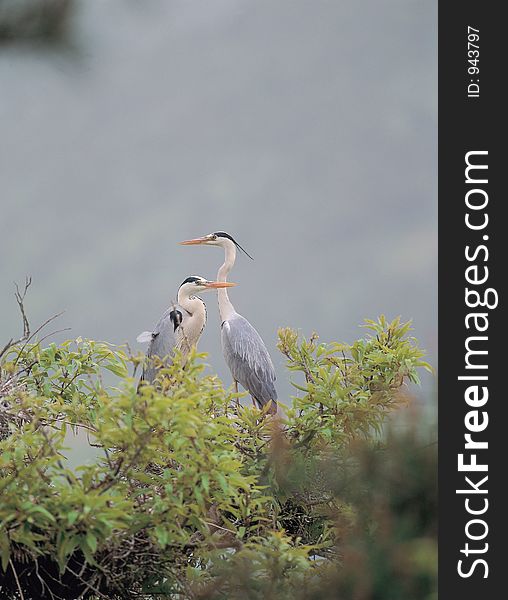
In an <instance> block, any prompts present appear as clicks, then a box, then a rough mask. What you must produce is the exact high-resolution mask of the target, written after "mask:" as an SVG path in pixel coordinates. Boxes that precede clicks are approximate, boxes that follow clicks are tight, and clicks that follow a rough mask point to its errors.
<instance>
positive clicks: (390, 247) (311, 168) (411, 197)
mask: <svg viewBox="0 0 508 600" xmlns="http://www.w3.org/2000/svg"><path fill="white" fill-rule="evenodd" d="M28 4H29V3H28ZM57 4H59V5H60V9H61V14H60V13H57V18H58V19H59V21H58V22H57V26H56V27H54V28H53V29H51V28H48V27H46V28H45V29H44V24H43V26H42V29H40V30H38V29H37V27H38V25H37V22H36V21H33V20H32V21H29V22H28V21H26V20H23V19H24V17H23V18H21V17H22V15H21V17H20V14H19V10H20V7H23V6H26V5H27V0H23V2H21V1H20V0H18V3H17V4H16V6H15V11H14V12H13V10H12V8H13V6H14V4H13V0H0V203H1V206H0V254H1V260H0V342H2V341H6V340H7V339H8V338H9V337H10V336H15V335H17V334H18V333H19V332H20V331H21V321H20V318H19V315H18V312H17V306H16V303H15V301H14V297H13V294H12V292H13V285H12V282H13V280H16V281H19V282H22V281H23V279H24V276H25V274H31V275H32V277H33V280H34V283H33V286H32V288H31V290H30V293H29V295H28V298H27V302H26V305H27V310H28V313H29V316H30V319H31V322H32V323H33V324H37V323H40V322H41V321H43V320H44V319H46V318H47V317H48V316H50V315H52V314H54V313H56V312H58V311H60V310H63V309H65V310H66V313H65V315H64V316H63V317H62V318H61V319H60V320H59V322H58V326H59V327H66V326H69V327H72V331H71V332H70V333H68V334H66V337H77V336H83V337H90V338H95V339H103V340H107V341H111V342H115V343H121V342H124V341H129V342H130V343H131V344H132V345H133V347H134V348H137V349H141V348H142V346H140V345H139V344H137V343H136V342H135V338H136V335H137V334H138V333H139V332H140V331H142V330H144V329H149V328H151V327H152V326H153V325H154V323H155V322H156V321H157V319H158V318H159V316H160V314H161V313H162V311H163V310H164V309H165V308H166V306H167V305H168V303H169V302H170V301H171V300H172V299H173V298H174V297H175V295H176V291H177V288H178V286H179V284H180V283H181V281H182V280H183V279H184V278H185V277H186V276H188V275H191V274H199V275H203V276H205V277H208V278H213V277H214V276H215V274H216V271H217V268H218V267H219V265H220V264H221V262H222V258H223V254H222V251H221V250H220V249H218V248H207V247H188V248H184V247H180V246H178V245H177V242H178V241H180V240H183V239H186V238H189V237H195V236H200V235H204V234H206V233H210V232H213V231H216V230H225V231H227V232H229V233H231V234H232V235H233V236H235V237H236V238H237V239H238V241H239V242H240V243H241V244H242V245H243V246H244V247H245V248H246V249H247V250H248V251H249V252H250V253H251V254H252V255H253V256H254V258H255V260H254V261H250V260H249V259H247V258H245V257H244V256H242V255H239V257H238V260H237V264H236V267H235V269H234V271H233V272H232V274H231V280H233V281H236V282H238V283H239V284H240V285H239V287H238V288H236V289H235V290H233V291H232V293H231V298H232V301H233V303H234V304H235V306H236V308H237V310H238V311H239V312H240V313H242V314H243V315H244V316H246V317H247V318H248V319H249V320H250V321H251V322H252V323H253V325H254V326H255V327H256V328H257V329H258V331H259V332H260V333H261V335H262V337H263V338H264V340H265V342H266V344H267V346H268V347H269V350H270V352H271V354H272V357H273V359H274V363H275V366H276V369H277V372H278V389H279V393H280V395H281V397H283V398H285V397H287V396H288V395H289V394H291V393H292V392H291V387H290V385H289V373H288V372H287V371H286V370H285V369H284V360H283V358H282V356H281V355H280V354H279V353H278V351H277V350H276V348H275V344H276V332H277V328H278V327H279V326H285V325H290V326H292V327H295V328H299V329H300V330H301V331H302V332H303V333H304V334H305V335H310V334H311V333H312V331H314V330H315V331H317V332H318V333H319V334H320V336H321V338H322V339H323V340H325V341H331V340H342V341H347V342H351V341H353V340H354V339H356V338H357V337H358V336H359V335H361V334H362V331H361V330H360V329H359V327H358V326H359V324H361V322H362V320H363V319H364V318H365V317H370V318H375V317H376V316H377V315H378V314H380V313H385V314H386V315H387V316H389V317H394V316H397V315H402V317H403V318H404V319H410V318H412V319H414V328H415V332H414V333H415V335H416V336H417V337H418V338H419V340H420V341H421V344H422V346H423V347H424V348H426V349H427V350H428V352H429V358H430V361H431V362H432V363H434V364H436V359H437V356H436V353H437V289H436V284H437V149H436V148H437V56H436V54H437V39H436V38H437V2H435V0H383V1H381V0H333V1H332V0H143V2H141V1H135V0H109V1H108V2H102V1H99V0H80V1H79V0H75V1H74V2H70V1H67V0H65V1H63V2H62V1H61V0H60V1H59V2H57ZM16 10H17V11H18V12H17V13H16ZM39 17H40V15H39ZM2 19H3V24H2ZM16 19H18V22H16ZM26 23H28V25H26ZM34 23H35V24H34ZM34 28H35V29H34ZM34 31H35V33H34ZM48 32H49V33H48ZM203 298H204V299H205V300H207V304H208V313H209V321H208V327H207V329H206V330H205V333H204V335H203V337H202V340H201V343H200V349H201V350H203V351H207V352H209V358H208V362H209V364H210V365H211V368H212V369H213V371H215V372H218V373H219V375H221V376H222V377H223V378H224V380H225V382H226V384H227V385H229V383H230V377H229V374H228V373H227V370H226V367H225V365H224V362H223V359H222V354H221V351H220V340H219V320H218V314H217V309H216V299H215V298H214V296H213V295H212V294H207V295H203ZM61 337H62V336H60V338H61ZM57 339H58V337H57ZM424 383H425V387H426V388H427V389H433V379H432V377H431V376H426V377H425V382H424Z"/></svg>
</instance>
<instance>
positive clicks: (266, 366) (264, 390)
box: [221, 314, 277, 413]
mask: <svg viewBox="0 0 508 600" xmlns="http://www.w3.org/2000/svg"><path fill="white" fill-rule="evenodd" d="M221 339H222V350H223V353H224V359H225V361H226V364H227V365H228V367H229V370H230V371H231V374H232V375H233V379H234V380H235V381H238V383H240V384H241V385H242V386H243V387H244V388H245V389H246V390H248V391H249V392H250V394H251V395H252V397H253V398H254V400H256V402H257V403H258V404H259V406H260V407H264V406H265V405H266V404H267V403H268V402H269V401H270V400H271V401H272V404H271V406H270V412H271V413H275V412H277V392H276V390H275V385H274V383H275V369H274V367H273V363H272V359H271V358H270V355H269V353H268V350H267V349H266V346H265V345H264V343H263V340H262V339H261V336H260V335H259V333H258V332H257V331H256V330H255V329H254V327H253V326H252V325H251V324H250V323H249V321H247V319H245V318H244V317H242V316H241V315H239V314H236V315H234V316H233V317H232V318H231V319H228V320H226V321H224V323H223V324H222V327H221Z"/></svg>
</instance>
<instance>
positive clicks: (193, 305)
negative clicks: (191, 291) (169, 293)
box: [178, 292, 206, 316]
mask: <svg viewBox="0 0 508 600" xmlns="http://www.w3.org/2000/svg"><path fill="white" fill-rule="evenodd" d="M178 304H179V305H180V306H181V307H182V308H184V309H185V310H186V311H187V312H188V313H189V314H190V315H191V316H194V315H196V316H205V315H206V307H205V303H204V302H203V300H201V298H198V297H197V296H188V295H187V294H181V293H180V292H178Z"/></svg>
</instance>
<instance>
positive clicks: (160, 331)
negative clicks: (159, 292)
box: [141, 307, 182, 383]
mask: <svg viewBox="0 0 508 600" xmlns="http://www.w3.org/2000/svg"><path fill="white" fill-rule="evenodd" d="M181 321H182V312H181V310H179V309H178V307H175V308H169V309H168V310H167V311H166V312H165V313H164V314H163V315H162V317H161V318H160V319H159V322H158V323H157V325H156V326H155V328H154V330H153V331H152V339H151V340H150V343H149V345H148V350H147V352H146V355H147V357H148V361H147V364H146V366H145V368H144V369H143V375H142V376H141V379H142V380H144V381H148V382H150V383H153V382H154V381H155V378H156V377H157V372H158V370H159V368H160V366H159V365H158V364H157V363H156V361H154V360H150V358H152V357H158V358H159V359H161V360H164V362H165V364H167V365H170V364H171V357H172V355H173V352H174V348H175V345H176V337H175V330H176V329H177V327H178V326H179V325H180V323H181Z"/></svg>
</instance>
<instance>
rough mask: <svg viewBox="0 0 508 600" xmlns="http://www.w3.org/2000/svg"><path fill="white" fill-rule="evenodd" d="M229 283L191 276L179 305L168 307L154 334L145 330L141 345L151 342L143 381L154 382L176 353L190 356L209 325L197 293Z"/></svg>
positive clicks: (181, 292)
mask: <svg viewBox="0 0 508 600" xmlns="http://www.w3.org/2000/svg"><path fill="white" fill-rule="evenodd" d="M234 285H235V284H234V283H229V282H226V281H208V280H207V279H204V278H203V277H199V276H197V275H191V276H190V277H187V279H186V280H185V281H184V282H183V283H182V285H181V286H180V287H179V289H178V303H177V304H176V305H173V306H172V307H171V308H168V309H167V310H166V312H165V313H164V314H163V315H162V317H161V318H160V319H159V322H158V323H157V325H156V326H155V328H154V330H153V331H144V332H143V333H141V334H140V335H138V337H137V341H138V342H141V343H143V342H148V343H149V346H148V351H147V353H146V354H147V360H146V363H145V367H144V369H143V374H142V375H141V381H147V382H149V383H153V382H154V381H155V379H156V377H157V374H158V372H159V371H160V369H161V367H163V366H169V365H171V364H172V362H173V357H174V354H175V351H176V350H180V351H181V352H182V354H183V355H184V356H185V355H187V354H188V353H189V352H190V351H191V349H192V348H193V347H195V346H196V345H197V343H198V341H199V338H200V337H201V334H202V333H203V329H204V328H205V325H206V306H205V303H204V302H203V300H201V298H200V297H199V296H196V294H197V293H198V292H204V291H206V290H216V289H221V288H226V287H232V286H234Z"/></svg>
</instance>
